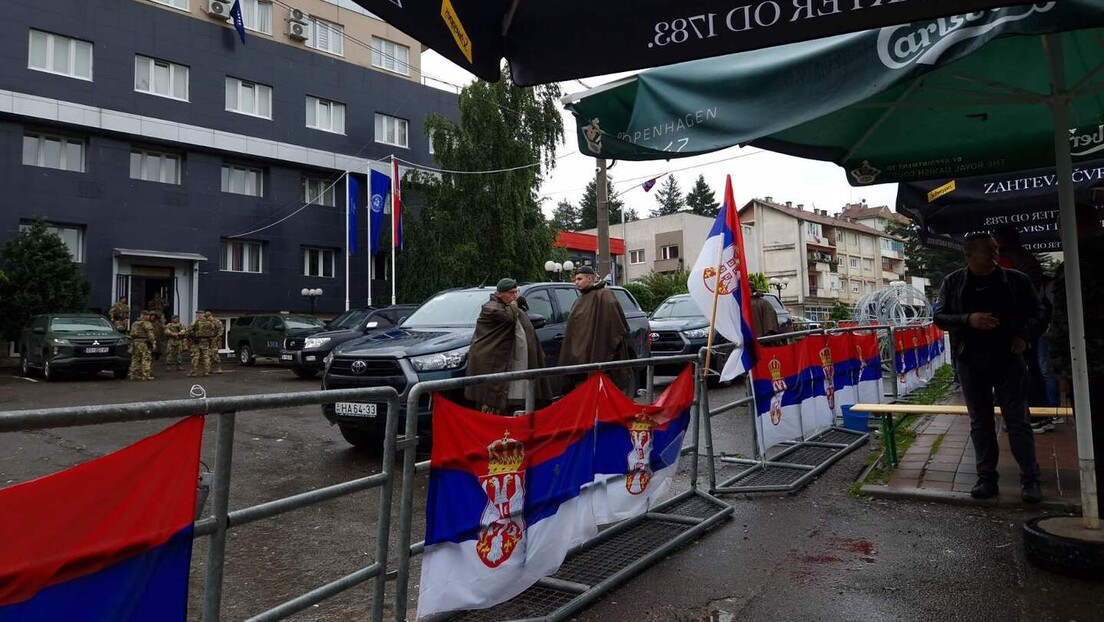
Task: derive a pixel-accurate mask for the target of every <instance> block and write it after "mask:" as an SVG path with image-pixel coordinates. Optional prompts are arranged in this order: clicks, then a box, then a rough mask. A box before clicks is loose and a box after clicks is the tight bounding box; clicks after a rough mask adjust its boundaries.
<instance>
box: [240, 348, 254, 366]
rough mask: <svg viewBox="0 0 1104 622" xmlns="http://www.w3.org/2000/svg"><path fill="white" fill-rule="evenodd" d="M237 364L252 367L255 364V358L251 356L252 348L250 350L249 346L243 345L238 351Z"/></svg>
mask: <svg viewBox="0 0 1104 622" xmlns="http://www.w3.org/2000/svg"><path fill="white" fill-rule="evenodd" d="M238 362H239V363H241V364H242V365H252V364H254V363H256V362H257V357H256V356H254V355H253V348H250V347H249V344H247V343H243V344H242V345H241V346H240V348H239V349H238Z"/></svg>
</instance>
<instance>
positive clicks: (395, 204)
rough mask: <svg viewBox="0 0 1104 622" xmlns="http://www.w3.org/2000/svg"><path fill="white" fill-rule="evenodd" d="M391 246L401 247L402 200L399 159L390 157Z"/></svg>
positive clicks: (398, 248)
mask: <svg viewBox="0 0 1104 622" xmlns="http://www.w3.org/2000/svg"><path fill="white" fill-rule="evenodd" d="M391 246H392V247H394V248H395V249H396V250H400V251H401V250H402V248H403V230H402V200H401V197H400V195H399V161H398V160H396V159H394V158H391Z"/></svg>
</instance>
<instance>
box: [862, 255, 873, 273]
mask: <svg viewBox="0 0 1104 622" xmlns="http://www.w3.org/2000/svg"><path fill="white" fill-rule="evenodd" d="M873 271H874V260H873V259H871V258H869V257H863V272H873Z"/></svg>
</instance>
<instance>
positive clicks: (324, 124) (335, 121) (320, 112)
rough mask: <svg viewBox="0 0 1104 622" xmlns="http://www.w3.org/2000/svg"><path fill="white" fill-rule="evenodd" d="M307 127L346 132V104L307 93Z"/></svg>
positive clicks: (338, 132) (337, 132) (324, 130)
mask: <svg viewBox="0 0 1104 622" xmlns="http://www.w3.org/2000/svg"><path fill="white" fill-rule="evenodd" d="M307 127H310V128H314V129H316V130H322V131H323V132H333V133H335V134H344V133H345V104H341V103H338V102H332V101H329V100H326V99H319V98H317V97H311V96H310V95H307Z"/></svg>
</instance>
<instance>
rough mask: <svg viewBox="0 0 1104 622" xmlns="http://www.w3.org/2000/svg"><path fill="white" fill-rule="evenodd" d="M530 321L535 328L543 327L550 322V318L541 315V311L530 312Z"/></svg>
mask: <svg viewBox="0 0 1104 622" xmlns="http://www.w3.org/2000/svg"><path fill="white" fill-rule="evenodd" d="M529 321H530V322H531V323H532V324H533V328H541V327H542V326H544V325H545V324H547V323H548V320H547V319H545V317H544V316H543V315H540V314H539V313H530V314H529Z"/></svg>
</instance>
